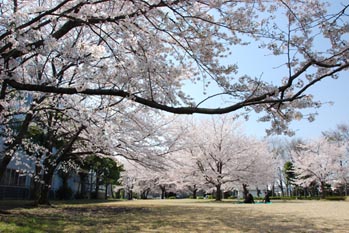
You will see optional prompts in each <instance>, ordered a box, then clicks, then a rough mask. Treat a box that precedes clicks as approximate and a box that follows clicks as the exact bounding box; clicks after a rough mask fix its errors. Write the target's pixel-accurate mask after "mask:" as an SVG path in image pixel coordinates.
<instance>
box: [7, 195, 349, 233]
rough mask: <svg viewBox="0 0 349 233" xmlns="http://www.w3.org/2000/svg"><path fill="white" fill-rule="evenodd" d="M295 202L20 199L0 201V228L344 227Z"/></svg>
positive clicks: (268, 229) (277, 229)
mask: <svg viewBox="0 0 349 233" xmlns="http://www.w3.org/2000/svg"><path fill="white" fill-rule="evenodd" d="M299 203H300V202H294V203H286V204H285V203H284V202H282V203H281V202H280V203H273V204H271V205H265V204H258V205H248V204H236V202H234V201H233V200H229V201H228V200H226V201H223V202H215V201H213V200H189V199H186V200H146V201H141V200H136V201H107V202H103V201H94V202H86V201H74V202H54V203H53V207H39V208H31V207H30V206H29V205H28V203H23V202H19V203H16V202H14V203H11V205H9V204H8V203H6V204H5V202H0V206H3V207H2V209H5V208H6V210H7V212H8V214H0V232H1V233H2V232H11V233H12V232H21V233H22V232H35V233H36V232H38V233H39V232H50V233H51V232H113V233H114V232H171V233H172V232H306V231H308V230H309V229H312V230H313V231H314V232H326V231H328V229H331V232H335V231H334V230H336V229H337V230H338V232H340V230H341V229H342V228H341V227H343V229H347V227H349V226H348V221H347V219H346V216H347V215H346V216H344V217H343V219H338V217H336V221H335V222H333V221H332V220H331V221H330V220H328V219H323V218H322V217H321V216H320V217H319V216H314V217H313V218H312V217H309V216H302V214H299V213H301V212H299V213H298V214H297V213H296V212H295V211H298V208H302V206H303V205H300V204H299ZM302 203H303V204H304V203H305V204H306V205H307V207H306V208H307V211H309V209H310V208H312V206H313V205H314V208H315V207H316V205H315V204H314V203H315V202H314V201H313V202H304V201H303V202H302ZM309 203H310V204H309ZM318 203H319V205H323V203H325V205H327V206H326V207H324V208H326V209H327V210H328V208H329V207H328V205H335V203H338V202H318ZM344 204H348V202H344ZM21 206H24V207H21ZM317 207H318V206H317ZM0 208H1V207H0ZM285 208H289V209H290V212H289V213H288V212H287V211H285ZM335 209H338V207H337V206H335ZM292 211H293V212H292ZM342 220H343V222H338V221H342ZM331 222H332V223H333V224H332V223H331ZM328 224H330V225H328ZM331 224H332V225H331ZM338 226H340V227H338ZM343 232H345V231H343Z"/></svg>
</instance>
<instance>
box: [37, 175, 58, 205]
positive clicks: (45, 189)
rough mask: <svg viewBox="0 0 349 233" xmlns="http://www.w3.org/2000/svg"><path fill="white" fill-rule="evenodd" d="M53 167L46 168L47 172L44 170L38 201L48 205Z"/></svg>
mask: <svg viewBox="0 0 349 233" xmlns="http://www.w3.org/2000/svg"><path fill="white" fill-rule="evenodd" d="M54 170H55V169H52V168H50V169H48V171H47V173H46V172H44V177H43V180H44V184H43V185H42V186H41V195H40V198H39V201H38V203H39V204H41V205H50V201H49V193H50V190H51V184H52V179H53V173H54Z"/></svg>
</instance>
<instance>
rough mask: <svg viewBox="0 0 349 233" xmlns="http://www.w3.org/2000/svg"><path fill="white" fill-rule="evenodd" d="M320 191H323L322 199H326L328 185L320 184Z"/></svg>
mask: <svg viewBox="0 0 349 233" xmlns="http://www.w3.org/2000/svg"><path fill="white" fill-rule="evenodd" d="M320 189H321V198H322V199H325V198H326V184H325V182H320Z"/></svg>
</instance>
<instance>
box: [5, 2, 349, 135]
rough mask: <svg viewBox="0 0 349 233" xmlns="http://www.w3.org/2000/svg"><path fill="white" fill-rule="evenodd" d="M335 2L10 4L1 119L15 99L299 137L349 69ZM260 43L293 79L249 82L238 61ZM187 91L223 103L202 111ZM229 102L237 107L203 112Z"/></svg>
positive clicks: (341, 9) (344, 7) (340, 10)
mask: <svg viewBox="0 0 349 233" xmlns="http://www.w3.org/2000/svg"><path fill="white" fill-rule="evenodd" d="M330 2H331V3H333V1H322V0H312V1H301V0H292V1H284V0H278V1H250V0H244V1H221V0H210V1H208V0H201V1H183V0H151V1H143V0H133V1H130V0H124V1H113V0H105V1H81V0H63V1H58V0H49V1H24V0H6V1H1V2H0V4H1V7H0V80H1V93H0V99H1V102H0V105H1V107H0V108H1V114H2V116H1V117H2V118H4V116H5V115H6V114H7V110H8V108H9V105H10V102H11V95H12V93H13V92H21V93H23V92H22V91H29V92H34V93H39V92H45V93H55V94H64V95H75V96H84V98H87V99H91V98H92V97H91V96H95V98H98V97H100V98H102V97H101V96H108V97H110V99H111V100H110V106H115V105H116V103H119V102H121V101H122V102H133V103H138V104H141V105H145V106H148V107H151V108H155V109H161V110H164V111H168V112H173V113H177V114H192V113H204V114H222V113H227V112H233V111H237V110H245V111H247V112H249V111H252V110H254V111H256V112H257V113H262V112H264V114H263V115H262V116H261V120H264V121H270V122H271V126H272V127H271V129H270V131H268V132H269V133H272V132H276V133H285V134H292V132H291V131H289V130H288V129H287V126H288V123H289V122H290V121H291V120H292V119H294V118H297V119H298V118H302V117H304V118H307V117H306V116H305V115H304V114H302V112H301V111H300V110H301V109H303V108H309V107H319V106H320V105H321V104H320V102H318V101H315V100H314V98H313V96H312V95H311V93H310V92H309V89H310V87H311V86H313V85H315V84H318V83H319V82H320V81H321V80H323V79H327V78H329V77H333V78H336V77H338V75H339V74H340V73H342V72H343V71H346V70H347V69H348V67H349V62H348V54H349V47H348V43H347V34H348V31H349V26H348V22H349V20H348V14H347V11H348V7H349V5H348V3H343V4H340V3H339V4H338V2H337V5H338V7H337V8H336V9H337V10H336V11H334V10H331V9H332V8H330V7H329V4H330ZM250 42H253V43H256V45H257V46H258V47H259V48H260V49H261V50H263V51H265V53H266V54H270V55H271V56H275V57H277V58H278V60H279V61H280V67H281V68H280V69H282V72H284V74H283V75H280V76H278V77H272V81H270V79H269V81H268V78H269V77H267V78H265V79H264V77H258V78H256V77H253V75H251V74H248V73H247V74H239V73H238V72H239V70H238V65H237V63H238V62H232V61H233V59H230V57H234V56H235V57H238V56H239V54H234V48H235V47H238V46H248V45H249V43H250ZM319 44H321V46H319ZM250 57H251V65H252V64H253V63H254V62H256V61H252V59H253V55H251V56H250ZM227 61H228V62H227ZM229 61H230V62H229ZM262 72H263V71H261V73H262ZM185 83H199V85H202V84H203V85H204V86H208V88H207V90H209V87H215V88H214V89H215V90H216V88H217V91H214V93H207V94H208V95H207V98H204V99H203V100H202V101H199V102H196V103H195V102H194V101H193V99H192V97H191V96H189V95H188V93H185V92H184V89H183V88H182V87H183V85H184V84H185ZM204 89H205V90H206V88H204ZM218 96H225V97H228V98H226V103H227V105H222V106H218V107H217V108H207V107H202V105H203V104H204V103H205V102H207V100H209V99H212V98H214V97H218ZM308 118H309V120H313V115H310V116H308Z"/></svg>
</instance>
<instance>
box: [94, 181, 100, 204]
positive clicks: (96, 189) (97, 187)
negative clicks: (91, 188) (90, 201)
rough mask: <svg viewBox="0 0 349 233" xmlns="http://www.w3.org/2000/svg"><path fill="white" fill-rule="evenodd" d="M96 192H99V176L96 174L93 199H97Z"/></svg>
mask: <svg viewBox="0 0 349 233" xmlns="http://www.w3.org/2000/svg"><path fill="white" fill-rule="evenodd" d="M98 192H99V178H98V176H96V186H95V192H94V199H98Z"/></svg>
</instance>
